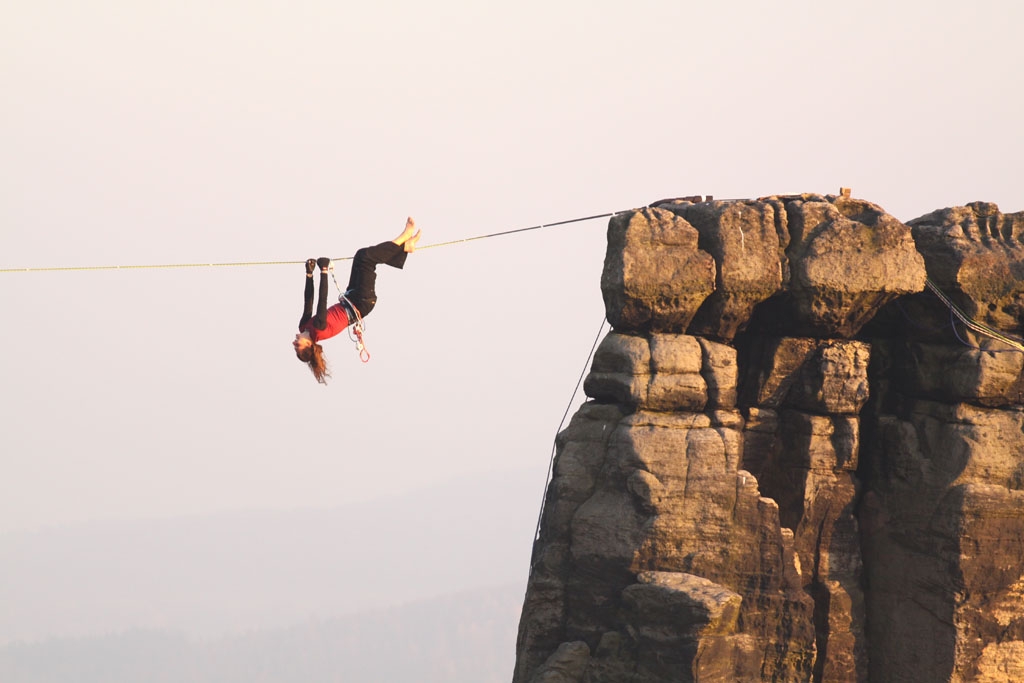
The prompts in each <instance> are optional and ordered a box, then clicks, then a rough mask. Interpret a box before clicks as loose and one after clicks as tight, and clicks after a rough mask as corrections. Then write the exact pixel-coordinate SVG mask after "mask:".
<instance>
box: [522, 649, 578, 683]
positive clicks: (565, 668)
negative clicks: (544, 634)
mask: <svg viewBox="0 0 1024 683" xmlns="http://www.w3.org/2000/svg"><path fill="white" fill-rule="evenodd" d="M589 660H590V648H589V647H587V644H586V643H582V642H580V641H575V642H572V643H562V644H561V645H559V646H558V649H557V650H555V651H554V652H553V653H551V656H550V657H548V658H547V661H545V662H544V664H543V666H541V668H540V669H539V670H538V671H537V673H536V674H535V675H534V677H533V678H531V679H530V683H580V682H581V681H582V680H583V671H584V670H585V669H586V668H587V662H588V661H589Z"/></svg>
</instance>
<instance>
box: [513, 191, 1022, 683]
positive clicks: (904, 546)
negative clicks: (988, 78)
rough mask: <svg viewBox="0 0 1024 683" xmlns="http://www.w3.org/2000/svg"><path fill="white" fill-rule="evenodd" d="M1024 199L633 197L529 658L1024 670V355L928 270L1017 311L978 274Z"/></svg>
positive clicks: (1003, 249) (1008, 290)
mask: <svg viewBox="0 0 1024 683" xmlns="http://www.w3.org/2000/svg"><path fill="white" fill-rule="evenodd" d="M1021 223H1022V221H1021V219H1020V214H1018V215H1010V216H1004V215H1002V214H999V213H998V209H996V208H995V207H994V206H993V205H984V204H976V205H974V204H972V205H969V206H968V207H959V208H954V209H945V210H942V211H937V212H934V213H933V214H929V215H928V216H925V217H923V218H921V219H918V220H916V221H910V223H909V226H912V228H913V230H912V229H911V227H908V225H904V224H902V223H900V222H899V221H897V220H896V219H895V218H893V217H892V216H889V215H888V214H886V213H885V212H884V211H883V210H882V209H880V208H879V207H878V206H876V205H874V204H871V203H869V202H865V201H862V200H857V199H851V198H850V197H848V196H841V197H833V196H821V195H795V196H786V197H769V198H766V199H763V200H756V201H755V200H745V201H737V202H695V201H689V200H679V201H670V202H663V203H660V204H659V206H658V207H657V208H651V209H645V210H642V211H637V212H633V213H630V214H623V215H618V216H615V217H614V218H613V219H612V221H611V222H610V225H609V248H608V255H607V258H606V262H605V271H604V274H603V277H602V283H601V286H602V292H603V295H604V299H605V303H606V308H607V314H608V319H609V321H610V322H611V323H612V325H613V328H614V329H613V331H612V332H611V333H609V334H608V336H607V337H606V338H605V339H604V340H603V341H602V342H601V344H600V346H599V348H598V349H597V352H596V354H595V357H594V361H593V365H592V368H591V372H590V374H589V375H588V377H587V378H586V381H585V383H584V388H585V391H586V393H587V395H588V396H589V397H590V400H589V401H588V402H587V403H585V404H584V405H583V406H582V407H581V408H580V410H579V412H578V413H577V414H576V415H575V416H574V417H573V419H572V421H571V422H570V424H569V426H568V427H567V428H566V429H565V430H564V431H563V432H562V433H561V434H559V436H558V438H557V441H556V457H555V461H554V465H553V477H552V480H551V482H550V485H549V487H548V491H547V496H546V501H545V507H544V510H543V514H542V519H541V527H540V534H539V537H538V539H537V540H536V542H535V544H534V552H533V558H532V567H531V572H530V578H529V583H528V587H527V594H526V597H525V600H524V606H523V613H522V619H521V622H520V629H519V638H518V643H517V660H516V669H515V672H514V678H513V680H514V681H515V682H516V683H530V682H533V683H541V682H548V683H556V682H557V683H604V682H608V683H611V682H613V681H614V682H616V683H621V682H626V683H641V682H644V683H647V682H662V681H664V682H666V683H667V682H668V681H758V680H764V681H856V682H860V681H883V682H888V681H893V682H896V681H916V680H922V681H924V680H927V681H1016V680H1024V678H1022V676H1024V670H1022V669H1021V667H1022V664H1021V662H1022V661H1024V407H1022V405H1021V404H1022V395H1024V354H1021V353H1018V352H1010V350H1009V349H1008V348H1007V347H1006V345H1005V344H1003V343H1002V342H998V341H996V340H993V339H987V338H984V337H981V336H979V335H977V334H975V333H973V332H971V331H970V330H966V329H958V330H956V332H957V334H954V333H953V330H952V329H951V328H949V327H948V325H947V326H946V327H945V328H944V327H942V326H941V325H938V326H936V325H935V323H936V322H941V321H942V320H943V319H944V318H943V316H945V317H946V318H948V313H949V312H948V310H946V309H942V310H938V309H937V307H936V302H937V301H938V299H937V298H936V297H934V296H933V295H931V294H929V293H925V292H923V290H924V287H925V272H926V269H927V273H928V277H929V278H931V279H932V281H933V282H938V283H943V286H946V287H948V288H949V291H948V294H949V295H950V296H951V297H953V298H954V299H955V300H956V301H957V302H958V304H959V305H961V306H962V307H963V308H964V309H965V310H970V311H972V312H974V313H976V314H977V315H979V316H987V318H986V320H988V323H987V324H990V325H993V326H995V325H997V324H998V326H999V327H1000V329H1002V330H1005V331H1012V330H1015V329H1017V327H1015V325H1019V322H1018V321H1019V316H1018V315H1017V308H1016V306H1017V301H1018V298H1019V295H1018V293H1017V289H1016V287H1017V284H1016V283H1015V282H1011V280H1012V277H1010V276H1007V277H1006V278H1004V279H1003V280H1001V281H1000V280H999V278H998V277H997V278H996V279H997V281H996V282H995V283H990V282H986V281H985V279H984V278H983V277H981V276H980V275H979V273H980V271H981V269H982V268H988V269H990V270H991V271H992V272H993V273H996V274H997V275H999V274H1000V273H1010V274H1011V275H1013V274H1014V273H1016V272H1017V271H1016V270H1015V269H1016V268H1018V265H1017V264H1018V260H1017V255H1018V249H1020V247H1019V246H1018V244H1017V242H1016V240H1017V235H1018V233H1019V228H1020V227H1021ZM957 230H960V231H961V232H962V233H963V234H964V237H961V236H960V235H959V234H958V233H957ZM972 259H973V261H972ZM965 264H967V265H965ZM972 264H973V265H972ZM978 264H983V265H978ZM1018 281H1019V278H1018ZM991 297H995V299H992V298H991ZM986 311H987V313H986ZM922 323H925V324H922ZM963 341H966V342H968V345H965V344H964V343H962V342H963ZM974 347H978V348H974Z"/></svg>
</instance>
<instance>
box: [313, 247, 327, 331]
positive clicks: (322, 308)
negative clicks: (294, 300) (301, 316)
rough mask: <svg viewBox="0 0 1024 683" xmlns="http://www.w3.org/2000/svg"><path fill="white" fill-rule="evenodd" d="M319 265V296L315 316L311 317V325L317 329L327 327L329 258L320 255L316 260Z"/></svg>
mask: <svg viewBox="0 0 1024 683" xmlns="http://www.w3.org/2000/svg"><path fill="white" fill-rule="evenodd" d="M316 263H317V265H318V266H320V297H319V299H317V302H316V317H315V318H313V327H315V328H316V329H318V330H322V329H325V328H326V327H327V296H328V294H327V289H328V287H327V267H328V266H330V265H331V259H329V258H326V257H321V258H319V259H317V261H316Z"/></svg>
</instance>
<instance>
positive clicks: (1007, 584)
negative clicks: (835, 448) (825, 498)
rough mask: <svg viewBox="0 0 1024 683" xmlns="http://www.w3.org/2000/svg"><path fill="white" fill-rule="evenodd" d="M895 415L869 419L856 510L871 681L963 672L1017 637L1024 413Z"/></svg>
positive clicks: (964, 408)
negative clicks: (872, 424)
mask: <svg viewBox="0 0 1024 683" xmlns="http://www.w3.org/2000/svg"><path fill="white" fill-rule="evenodd" d="M901 415H902V416H900V417H898V416H895V415H887V414H882V415H879V416H878V417H877V418H876V420H877V424H878V426H877V428H876V430H875V431H876V433H877V436H876V437H875V438H874V439H873V440H872V441H873V443H872V445H871V448H872V450H873V451H874V452H873V453H872V454H871V456H870V457H869V459H868V462H869V463H870V465H871V469H870V470H869V471H868V472H867V474H868V477H869V480H870V482H871V487H872V488H871V491H870V497H866V498H865V501H864V503H863V504H862V506H861V508H862V509H861V514H860V517H861V520H862V526H863V529H864V541H863V547H864V562H865V568H866V572H867V576H868V584H869V585H870V586H871V590H870V591H869V592H868V594H867V609H868V626H869V628H868V647H869V649H870V652H871V655H870V659H871V662H872V665H871V680H872V681H882V682H888V681H902V680H910V678H908V677H916V678H918V679H920V680H965V681H969V680H975V679H976V677H977V676H980V675H981V673H980V672H981V670H982V668H983V667H985V666H988V667H991V662H993V661H1003V660H1001V659H1000V657H1002V655H1000V654H999V653H1001V652H1003V653H1005V652H1007V651H1013V647H1014V646H1013V643H1014V642H1015V641H1019V640H1024V604H1022V603H1021V602H1020V593H1019V591H1020V588H1019V587H1020V585H1021V583H1022V579H1024V491H1021V490H1020V489H1021V488H1022V484H1024V457H1022V456H1021V453H1024V414H1022V413H1021V411H1020V410H1019V409H1015V410H993V409H986V408H981V407H975V406H970V405H968V404H963V403H959V404H945V403H937V402H931V401H922V400H907V401H906V402H905V407H904V408H903V409H902V410H901ZM1007 605H1013V607H1010V608H1009V609H1006V608H1005V606H1007ZM1004 610H1005V611H1004ZM986 651H987V652H988V655H985V652H986ZM986 657H987V659H986ZM985 662H988V664H986V663H985ZM990 673H992V672H991V671H990Z"/></svg>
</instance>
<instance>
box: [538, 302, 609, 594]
mask: <svg viewBox="0 0 1024 683" xmlns="http://www.w3.org/2000/svg"><path fill="white" fill-rule="evenodd" d="M607 322H608V321H607V319H605V318H601V326H600V327H599V328H597V336H596V337H594V343H593V344H592V345H591V347H590V353H588V354H587V360H586V362H584V363H583V371H582V372H580V377H579V379H578V380H576V388H575V389H573V390H572V397H571V398H570V399H569V403H568V404H567V405H566V406H565V412H564V413H562V419H561V420H560V421H559V423H558V429H556V430H555V438H554V440H553V441H552V443H551V459H550V460H549V461H548V471H547V474H546V475H545V476H544V493H543V495H542V496H541V499H540V513H539V514H538V515H537V527H536V529H534V531H533V550H532V551H531V552H530V573H531V574H533V567H534V565H535V564H536V560H537V557H536V555H537V539H538V538H540V523H541V521H542V520H543V519H544V505H545V503H547V499H548V484H550V483H551V474H552V471H553V469H554V466H555V453H556V452H557V451H558V435H559V434H560V433H561V432H562V427H563V426H564V425H565V418H567V417H568V416H569V411H570V410H572V403H573V401H575V400H576V394H577V393H579V390H580V385H581V384H583V378H584V377H586V376H587V368H589V367H590V359H591V358H593V357H594V351H596V350H597V344H598V342H599V341H601V333H602V332H604V326H605V323H607Z"/></svg>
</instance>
